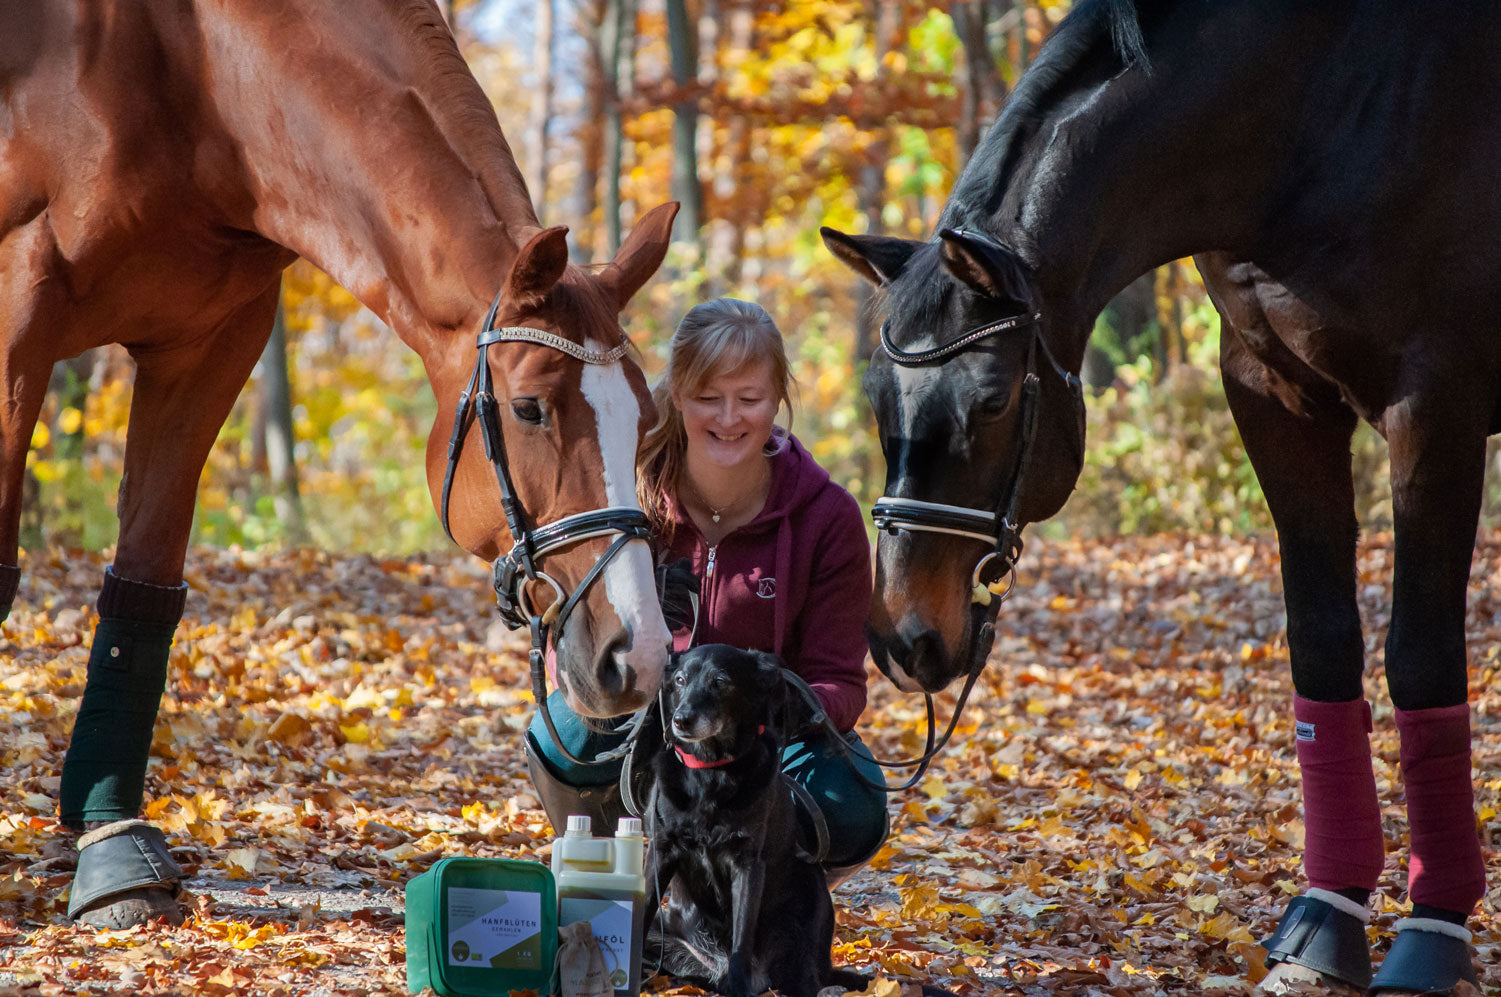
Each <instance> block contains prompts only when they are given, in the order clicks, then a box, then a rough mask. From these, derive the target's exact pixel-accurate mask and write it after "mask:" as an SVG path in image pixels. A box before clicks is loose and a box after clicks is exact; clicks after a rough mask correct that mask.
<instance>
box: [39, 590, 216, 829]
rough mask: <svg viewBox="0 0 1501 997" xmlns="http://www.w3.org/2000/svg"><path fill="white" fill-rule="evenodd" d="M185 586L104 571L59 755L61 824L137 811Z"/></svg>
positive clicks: (127, 815)
mask: <svg viewBox="0 0 1501 997" xmlns="http://www.w3.org/2000/svg"><path fill="white" fill-rule="evenodd" d="M186 591H187V589H186V586H178V587H175V588H168V587H163V586H160V585H148V584H145V583H142V582H132V581H128V580H126V579H123V578H119V577H117V576H116V575H115V574H114V573H113V572H112V571H111V572H109V573H107V574H106V575H105V582H104V588H103V589H102V591H101V592H100V596H99V610H100V616H101V619H100V620H99V626H98V628H97V629H96V630H95V631H94V644H93V648H92V649H91V651H90V653H89V666H88V682H87V684H86V685H85V686H84V692H83V702H82V703H81V704H80V705H79V707H78V718H77V719H76V720H75V721H74V722H73V736H72V740H71V742H70V743H69V745H68V754H67V757H66V758H65V759H64V761H63V772H62V787H61V804H62V806H61V810H62V820H63V823H64V824H67V825H69V826H71V827H77V828H81V827H83V826H84V825H85V824H86V823H90V822H95V821H117V820H128V819H130V818H133V817H135V816H136V815H137V814H138V813H139V812H140V808H141V796H142V792H143V790H144V788H145V783H146V759H147V756H148V755H149V754H150V751H151V732H152V728H153V727H154V726H155V724H156V713H157V708H158V707H159V706H160V705H161V699H162V691H163V690H164V689H165V688H166V683H167V659H168V656H169V654H170V652H171V649H172V633H173V631H174V630H176V629H177V620H178V619H180V618H181V616H182V608H183V601H184V598H185V596H186Z"/></svg>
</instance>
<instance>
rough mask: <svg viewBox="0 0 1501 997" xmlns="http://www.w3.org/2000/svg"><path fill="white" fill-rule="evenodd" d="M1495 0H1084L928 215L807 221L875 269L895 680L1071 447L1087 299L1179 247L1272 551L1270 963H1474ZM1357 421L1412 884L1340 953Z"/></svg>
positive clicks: (1039, 511) (1492, 308) (1316, 969)
mask: <svg viewBox="0 0 1501 997" xmlns="http://www.w3.org/2000/svg"><path fill="white" fill-rule="evenodd" d="M1497 38H1501V6H1498V5H1496V4H1494V3H1483V2H1478V0H1477V2H1465V3H1458V4H1452V5H1446V6H1444V7H1443V9H1442V12H1439V11H1438V10H1437V9H1436V8H1435V9H1429V8H1428V7H1426V6H1424V5H1413V4H1405V3H1400V2H1395V0H1379V2H1378V0H1333V2H1325V3H1303V2H1299V0H1215V2H1213V3H1201V2H1148V0H1142V2H1140V3H1133V2H1131V0H1109V2H1104V0H1084V2H1081V3H1080V4H1079V5H1078V7H1077V8H1076V10H1075V11H1074V12H1073V13H1072V14H1071V15H1070V16H1069V17H1068V18H1067V19H1066V20H1065V21H1064V23H1063V24H1062V25H1060V27H1059V29H1058V30H1057V31H1056V32H1055V34H1054V36H1053V38H1052V39H1051V40H1050V41H1049V43H1048V44H1047V46H1046V47H1045V50H1044V51H1043V52H1042V53H1041V55H1040V57H1039V59H1038V61H1037V62H1036V63H1035V64H1034V65H1033V66H1032V67H1031V68H1030V69H1029V71H1028V72H1027V73H1026V75H1025V76H1024V78H1023V80H1022V81H1021V82H1020V84H1019V85H1018V87H1017V88H1016V91H1015V93H1014V94H1013V96H1012V97H1011V99H1010V101H1009V102H1008V103H1007V105H1006V107H1005V109H1004V111H1003V113H1002V115H1001V117H1000V118H999V120H998V121H997V122H996V124H995V126H994V127H993V128H992V130H991V131H990V133H989V135H988V136H987V138H986V139H985V141H984V143H983V146H982V148H981V149H980V150H979V151H978V152H977V153H976V155H975V156H974V158H973V159H972V160H971V161H970V163H969V164H968V166H967V167H966V169H965V171H964V173H963V175H962V176H961V177H960V178H959V180H958V182H957V183H956V185H955V187H954V190H953V192H952V195H951V197H950V199H949V201H948V204H947V206H946V207H945V209H944V212H943V215H942V219H941V222H940V226H939V232H938V236H937V238H935V239H933V240H931V241H928V242H915V241H907V240H901V239H890V238H880V237H870V236H850V235H844V234H841V233H838V232H834V231H832V230H828V229H826V230H824V237H825V241H826V242H827V244H828V245H829V247H830V249H831V250H832V251H833V252H834V253H835V254H836V255H837V256H839V257H840V258H841V259H842V260H844V261H845V262H846V263H847V264H849V265H850V266H851V267H853V268H854V269H855V270H856V271H858V272H859V273H860V274H862V275H863V276H865V277H866V278H868V279H869V280H871V281H874V282H875V283H877V284H879V285H881V286H882V287H884V288H885V292H886V293H885V299H884V300H885V307H886V312H887V319H886V325H885V326H884V330H883V350H882V351H881V352H879V353H878V354H877V355H876V357H875V358H874V359H873V361H872V363H871V365H870V368H869V371H868V374H867V377H866V389H867V392H868V394H869V395H870V398H871V401H872V404H873V406H874V409H875V414H876V418H877V420H878V422H879V430H880V438H881V444H882V447H883V449H884V451H885V455H886V460H887V479H886V498H883V499H882V500H881V502H880V503H878V505H877V508H876V519H877V524H878V525H879V526H882V527H883V528H884V534H883V535H882V536H881V537H880V541H879V549H878V555H877V572H878V578H877V586H876V598H875V601H874V605H873V612H872V621H871V625H870V638H871V648H872V651H873V653H874V655H875V659H876V661H877V663H878V664H879V665H880V667H881V668H882V670H883V671H884V672H885V673H886V674H887V675H888V676H890V677H891V678H892V679H893V680H894V681H895V682H896V683H897V685H899V686H900V687H902V688H904V689H918V688H921V689H926V690H934V689H939V688H942V687H944V686H946V685H948V684H949V683H950V682H951V681H953V680H954V679H955V678H957V677H959V676H961V675H964V674H966V673H969V672H971V671H972V670H973V669H978V668H979V667H982V666H983V659H984V653H985V651H986V650H987V649H988V647H989V644H988V639H987V638H988V634H989V631H988V627H989V625H990V623H991V621H993V619H994V612H995V609H996V600H995V598H994V596H993V595H992V591H994V590H995V589H997V588H998V587H999V584H1001V579H1000V578H999V576H1001V575H1004V574H1006V573H1007V572H1008V571H1009V569H1010V567H1011V565H1012V563H1013V562H1014V558H1015V556H1016V555H1017V554H1018V553H1019V545H1020V538H1019V531H1020V529H1021V528H1022V526H1024V525H1025V524H1026V523H1028V522H1035V521H1038V520H1041V519H1045V518H1047V517H1048V516H1051V515H1053V514H1054V513H1055V512H1057V511H1058V509H1059V508H1060V507H1061V506H1062V505H1063V503H1064V501H1065V500H1066V499H1067V498H1068V495H1069V493H1070V491H1071V490H1072V488H1073V487H1074V484H1075V481H1076V479H1077V476H1078V474H1079V470H1080V466H1081V464H1082V461H1083V452H1084V451H1083V420H1082V395H1081V393H1080V391H1079V384H1078V380H1077V376H1076V375H1077V372H1078V370H1079V368H1080V364H1081V361H1082V357H1083V353H1084V348H1085V343H1086V340H1087V338H1088V336H1089V333H1090V330H1091V326H1092V323H1093V320H1094V318H1095V316H1096V315H1097V314H1098V313H1099V312H1100V310H1101V309H1102V307H1103V306H1104V305H1105V303H1106V302H1107V301H1108V300H1109V299H1110V297H1111V296H1112V295H1114V294H1115V293H1116V292H1117V291H1119V290H1120V289H1121V288H1123V287H1124V286H1125V285H1126V284H1127V283H1128V282H1129V281H1131V280H1132V279H1133V278H1135V277H1136V276H1138V275H1139V274H1142V273H1144V272H1146V271H1148V270H1149V269H1151V268H1152V267H1155V266H1158V265H1160V264H1162V263H1165V262H1167V261H1169V260H1172V259H1175V258H1179V257H1182V256H1185V255H1189V254H1198V263H1199V267H1200V269H1201V271H1202V273H1203V275H1204V278H1205V283H1206V286H1207V287H1208V288H1209V291H1210V293H1211V295H1212V298H1213V300H1214V302H1215V304H1216V306H1217V307H1218V309H1219V311H1220V313H1221V316H1222V318H1223V320H1224V331H1223V334H1222V343H1221V368H1222V371H1223V374H1224V381H1225V388H1226V392H1227V394H1228V396H1229V401H1230V405H1231V408H1232V411H1233V412H1234V415H1235V419H1236V423H1237V425H1238V426H1239V428H1240V432H1241V435H1242V437H1243V438H1244V440H1245V445H1246V449H1247V453H1248V455H1249V457H1250V460H1251V462H1252V465H1253V466H1254V468H1255V470H1256V473H1257V475H1258V477H1259V478H1260V480H1261V484H1262V488H1263V490H1264V491H1265V494H1266V497H1267V502H1268V504H1269V506H1270V508H1271V512H1272V515H1273V518H1274V521H1275V523H1276V526H1277V533H1278V538H1279V543H1280V547H1281V553H1282V571H1283V578H1284V582H1285V592H1286V604H1287V617H1288V620H1287V628H1288V643H1289V646H1290V649H1291V656H1292V668H1293V678H1294V684H1295V687H1296V690H1297V696H1296V698H1295V702H1294V704H1293V705H1294V717H1293V718H1292V719H1293V720H1294V721H1295V726H1296V735H1297V745H1298V758H1299V763H1300V767H1301V770H1302V774H1303V794H1304V809H1305V816H1306V823H1307V829H1308V834H1307V843H1306V848H1305V870H1306V872H1307V875H1308V879H1309V883H1310V889H1309V890H1308V891H1307V892H1306V893H1305V894H1304V895H1303V896H1300V897H1297V898H1295V899H1294V900H1293V901H1292V902H1291V903H1290V904H1289V905H1288V908H1287V911H1286V912H1285V913H1284V915H1283V918H1282V922H1281V924H1280V925H1279V927H1278V930H1277V932H1276V933H1275V934H1274V935H1273V936H1272V938H1271V939H1270V940H1269V941H1268V942H1267V946H1268V949H1269V962H1271V963H1272V964H1274V965H1275V966H1276V967H1277V968H1276V969H1275V970H1274V972H1273V977H1272V979H1273V983H1274V985H1275V984H1276V983H1278V982H1279V981H1281V980H1283V979H1285V978H1287V977H1290V976H1299V975H1304V976H1311V975H1318V974H1323V975H1325V976H1327V977H1330V978H1334V979H1340V980H1344V981H1346V982H1348V983H1351V984H1354V985H1356V986H1360V987H1365V986H1367V985H1373V986H1374V987H1375V988H1376V989H1386V990H1392V991H1399V992H1400V991H1422V990H1430V989H1432V990H1447V989H1450V988H1452V987H1454V986H1456V985H1457V984H1458V981H1459V980H1461V979H1468V980H1471V981H1473V980H1474V970H1473V966H1472V959H1471V955H1470V949H1469V946H1468V941H1469V934H1468V932H1467V931H1466V930H1465V928H1464V927H1463V925H1464V922H1465V920H1466V917H1467V916H1468V915H1470V914H1471V913H1472V912H1473V910H1474V907H1475V904H1476V903H1477V902H1478V901H1479V899H1480V898H1481V896H1482V895H1483V893H1484V866H1483V862H1482V859H1481V854H1480V850H1479V846H1478V843H1477V836H1476V833H1475V818H1474V813H1473V788H1472V783H1471V775H1470V738H1469V708H1468V705H1467V703H1466V698H1467V688H1466V687H1467V676H1466V661H1465V640H1464V610H1465V588H1466V584H1467V579H1468V572H1469V565H1470V556H1471V549H1472V546H1473V543H1474V537H1475V529H1476V522H1477V518H1478V513H1479V507H1480V498H1481V479H1482V472H1483V464H1484V455H1485V444H1486V437H1487V435H1488V434H1490V433H1492V432H1495V431H1496V430H1497V429H1498V428H1501V419H1498V415H1501V335H1498V332H1501V329H1498V323H1501V319H1498V316H1501V166H1498V154H1501V61H1498V60H1497V59H1496V58H1495V51H1494V48H1495V41H1496V39H1497ZM1362 418H1363V419H1365V420H1367V421H1368V422H1370V423H1371V424H1372V425H1373V426H1375V427H1376V429H1377V430H1378V431H1380V432H1381V433H1382V435H1383V436H1384V437H1385V438H1386V439H1387V441H1388V442H1389V444H1390V449H1391V475H1392V492H1393V510H1394V519H1395V524H1394V525H1395V559H1396V573H1395V577H1394V581H1393V612H1392V622H1391V628H1390V632H1389V634H1388V636H1387V642H1386V675H1387V682H1388V686H1389V688H1390V691H1391V696H1392V700H1393V702H1394V703H1395V705H1396V717H1395V720H1396V724H1397V727H1398V729H1399V732H1400V735H1401V763H1402V774H1403V780H1404V783H1405V789H1406V797H1407V814H1408V820H1409V824H1410V828H1411V845H1410V856H1411V857H1410V861H1409V894H1410V899H1411V901H1412V903H1413V917H1411V918H1409V919H1405V920H1404V921H1402V922H1401V923H1400V924H1399V932H1398V935H1397V940H1396V942H1395V943H1394V945H1393V948H1392V950H1391V952H1390V953H1389V954H1388V955H1387V957H1386V958H1385V960H1384V961H1383V963H1382V965H1381V970H1380V973H1378V974H1377V975H1376V978H1375V980H1374V982H1373V981H1372V976H1371V961H1370V956H1369V951H1368V948H1367V945H1366V939H1365V934H1364V930H1363V929H1364V922H1365V920H1366V919H1367V918H1368V917H1369V914H1368V912H1367V910H1366V906H1365V904H1366V900H1367V897H1368V894H1369V892H1370V891H1371V890H1372V889H1373V888H1374V887H1375V885H1376V882H1377V877H1378V876H1379V875H1380V873H1381V871H1382V866H1383V861H1384V848H1383V839H1382V833H1381V814H1380V805H1379V801H1378V800H1377V797H1376V790H1375V783H1374V780H1373V777H1372V770H1371V764H1370V748H1369V741H1368V731H1369V730H1370V723H1371V713H1370V707H1369V706H1368V704H1367V703H1366V702H1365V700H1364V698H1363V694H1362V685H1361V674H1362V671H1363V668H1364V653H1363V649H1364V644H1363V640H1362V636H1361V628H1360V619H1359V615H1358V613H1357V610H1356V601H1355V581H1356V578H1355V562H1354V554H1355V540H1356V533H1357V524H1356V519H1355V514H1354V509H1353V498H1352V496H1353V488H1352V483H1351V466H1350V438H1351V433H1352V431H1353V429H1354V427H1355V425H1356V421H1357V419H1362Z"/></svg>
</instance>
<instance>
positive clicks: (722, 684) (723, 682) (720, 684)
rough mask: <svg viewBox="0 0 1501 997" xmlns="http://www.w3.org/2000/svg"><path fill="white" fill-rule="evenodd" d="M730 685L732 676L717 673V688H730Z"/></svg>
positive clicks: (715, 678) (715, 682)
mask: <svg viewBox="0 0 1501 997" xmlns="http://www.w3.org/2000/svg"><path fill="white" fill-rule="evenodd" d="M729 686H730V677H729V676H728V675H716V676H714V688H716V689H728V688H729Z"/></svg>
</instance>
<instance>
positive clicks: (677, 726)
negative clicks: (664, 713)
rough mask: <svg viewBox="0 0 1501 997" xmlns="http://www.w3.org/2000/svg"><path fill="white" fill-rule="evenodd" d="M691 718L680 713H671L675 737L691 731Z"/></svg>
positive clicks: (685, 734) (684, 735)
mask: <svg viewBox="0 0 1501 997" xmlns="http://www.w3.org/2000/svg"><path fill="white" fill-rule="evenodd" d="M692 726H693V719H692V718H691V717H688V716H684V715H682V714H678V713H674V714H673V715H672V733H673V735H674V736H675V737H687V736H688V735H689V734H690V733H692Z"/></svg>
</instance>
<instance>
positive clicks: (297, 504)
mask: <svg viewBox="0 0 1501 997" xmlns="http://www.w3.org/2000/svg"><path fill="white" fill-rule="evenodd" d="M260 388H261V390H260V396H261V397H260V406H259V408H260V413H261V414H260V416H259V419H258V422H261V423H262V424H264V426H265V433H266V437H265V447H266V475H267V479H268V481H269V483H270V486H271V495H272V499H273V500H274V502H275V503H276V518H277V519H278V520H280V522H281V523H282V525H283V526H284V527H285V529H286V537H287V540H288V541H289V542H290V543H292V544H294V545H301V544H306V543H307V542H308V530H307V517H306V516H305V515H304V513H303V509H302V494H301V491H300V489H299V488H298V484H297V458H296V454H295V449H294V448H295V445H296V437H295V435H294V434H293V431H292V381H291V377H290V375H289V374H288V371H287V319H286V312H285V310H284V308H283V307H282V306H280V305H278V306H277V309H276V321H275V322H274V323H273V324H272V326H271V338H270V339H269V340H267V342H266V348H265V350H264V351H263V352H262V353H261V385H260Z"/></svg>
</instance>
